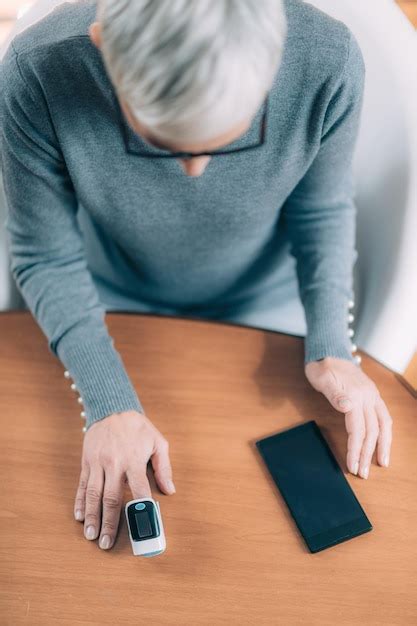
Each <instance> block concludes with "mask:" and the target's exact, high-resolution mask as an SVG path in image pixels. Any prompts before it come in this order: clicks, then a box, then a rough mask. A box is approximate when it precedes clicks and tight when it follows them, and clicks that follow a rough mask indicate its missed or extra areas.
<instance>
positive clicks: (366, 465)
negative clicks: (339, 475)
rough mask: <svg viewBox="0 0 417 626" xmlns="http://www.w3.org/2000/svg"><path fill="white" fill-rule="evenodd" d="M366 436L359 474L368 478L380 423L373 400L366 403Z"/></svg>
mask: <svg viewBox="0 0 417 626" xmlns="http://www.w3.org/2000/svg"><path fill="white" fill-rule="evenodd" d="M363 410H364V415H365V428H366V436H365V441H364V442H363V444H362V450H361V458H360V461H359V474H360V476H361V477H362V478H368V476H369V470H370V468H371V462H372V455H373V453H374V450H375V446H376V442H377V441H378V435H379V424H378V418H377V415H376V411H375V408H374V404H373V402H371V401H368V402H367V403H364V409H363Z"/></svg>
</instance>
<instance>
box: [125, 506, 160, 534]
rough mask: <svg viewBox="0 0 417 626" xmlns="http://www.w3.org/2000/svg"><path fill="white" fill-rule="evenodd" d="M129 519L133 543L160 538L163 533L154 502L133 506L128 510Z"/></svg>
mask: <svg viewBox="0 0 417 626" xmlns="http://www.w3.org/2000/svg"><path fill="white" fill-rule="evenodd" d="M127 517H128V521H129V527H130V532H131V534H132V539H133V541H144V540H146V539H152V538H154V537H159V535H160V532H161V531H160V528H159V523H158V517H157V513H156V508H155V505H154V504H153V502H151V501H149V500H148V501H147V500H145V501H142V502H138V503H136V504H131V505H130V506H129V507H128V509H127Z"/></svg>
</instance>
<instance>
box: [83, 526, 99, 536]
mask: <svg viewBox="0 0 417 626" xmlns="http://www.w3.org/2000/svg"><path fill="white" fill-rule="evenodd" d="M95 534H96V529H95V528H94V526H87V530H86V532H85V536H86V537H87V539H94V537H95Z"/></svg>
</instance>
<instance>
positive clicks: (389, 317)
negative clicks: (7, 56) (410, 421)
mask: <svg viewBox="0 0 417 626" xmlns="http://www.w3.org/2000/svg"><path fill="white" fill-rule="evenodd" d="M61 2H62V0H40V1H39V2H38V3H36V5H35V6H34V7H32V9H31V10H30V11H29V12H28V13H27V14H25V15H24V16H23V17H22V18H21V19H20V20H19V21H18V22H17V24H16V26H15V29H14V31H13V33H12V34H11V37H10V38H9V41H10V39H11V38H12V37H13V36H14V35H15V34H16V33H17V32H20V31H21V30H23V29H24V28H26V27H27V26H28V25H29V24H31V23H33V22H34V21H36V20H38V19H40V18H41V17H43V16H44V15H46V14H47V13H48V12H49V11H50V10H51V9H52V8H54V7H55V6H56V5H57V4H60V3H61ZM311 4H313V5H315V6H316V7H317V8H319V9H321V10H323V11H324V12H326V13H328V14H330V15H332V16H333V17H335V18H336V19H340V20H342V21H343V22H345V23H346V24H347V25H348V26H349V28H350V29H351V30H352V32H353V33H354V34H355V36H356V38H357V39H358V41H359V44H360V46H361V49H362V51H363V54H364V58H365V65H366V71H367V76H366V84H365V96H364V108H363V115H362V120H361V127H360V131H359V139H358V143H357V148H356V152H355V161H354V170H355V179H356V203H357V207H358V222H357V246H356V247H357V249H358V259H357V262H356V264H355V268H354V287H355V308H354V309H353V313H354V315H355V322H354V324H353V327H354V329H355V338H354V342H355V343H356V345H357V346H358V348H359V349H361V350H364V351H365V352H366V353H368V354H369V355H370V356H372V357H373V358H375V359H376V360H377V361H379V362H381V363H382V364H383V365H386V366H387V367H389V368H390V369H392V370H393V371H395V372H398V373H402V372H404V370H405V369H406V367H407V364H408V363H409V361H410V360H411V358H412V356H413V354H414V351H415V349H416V345H417V242H416V234H417V114H416V111H417V74H416V69H415V67H416V66H415V60H416V58H417V35H416V31H415V30H414V28H413V27H412V25H411V24H410V23H409V22H408V20H407V19H406V17H405V16H404V15H403V13H402V11H401V10H400V9H399V8H398V6H397V5H396V4H395V2H394V0H367V1H366V2H358V1H357V0H311ZM7 43H8V42H7ZM7 43H6V46H3V50H2V51H0V57H1V52H2V53H3V54H4V52H5V49H6V47H7ZM0 205H1V198H0ZM3 212H4V209H3ZM0 218H1V227H2V228H0V253H1V258H0V289H2V291H1V292H0V309H3V310H4V309H8V308H14V306H15V303H16V301H17V298H18V295H17V293H16V288H15V286H14V283H13V279H12V278H11V277H10V273H9V270H8V262H7V258H6V257H7V254H5V244H4V233H3V232H2V230H4V218H3V215H2V212H1V206H0ZM1 286H2V287H1ZM21 307H23V308H24V307H25V305H24V304H22V305H21ZM16 308H17V307H16ZM300 324H302V321H300ZM280 330H282V332H286V331H287V332H292V333H295V334H297V329H295V330H294V327H293V326H292V327H291V330H289V328H286V327H285V322H284V323H283V326H282V328H280ZM299 334H300V335H303V334H304V330H303V328H302V327H301V325H300V332H299Z"/></svg>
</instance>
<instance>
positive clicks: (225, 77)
mask: <svg viewBox="0 0 417 626" xmlns="http://www.w3.org/2000/svg"><path fill="white" fill-rule="evenodd" d="M96 11H97V12H96ZM363 85H364V63H363V58H362V55H361V52H360V49H359V47H358V43H357V41H356V40H355V38H354V37H353V35H352V33H351V32H350V30H349V29H348V28H347V27H346V26H345V25H344V24H342V23H341V22H339V21H337V20H335V19H332V18H330V17H329V16H328V15H326V14H324V13H322V12H321V11H319V10H317V9H316V8H314V7H313V6H311V5H309V4H308V3H305V2H302V1H301V0H284V1H282V2H281V0H149V1H148V0H98V2H97V4H96V3H95V2H79V3H73V4H69V3H66V4H65V5H63V6H61V7H59V8H58V9H56V10H55V11H53V12H52V13H51V14H49V15H48V16H47V17H46V18H44V19H43V20H41V21H39V22H38V23H36V24H34V25H32V26H31V27H30V28H28V29H27V30H25V31H24V32H23V33H21V34H20V35H18V36H17V37H15V38H14V40H13V42H12V44H11V45H10V46H9V48H8V50H7V54H6V56H5V58H4V62H3V64H2V70H1V93H2V98H1V108H0V111H1V124H2V133H1V138H2V143H1V158H2V167H3V172H4V182H5V191H6V198H7V203H8V210H9V213H8V218H7V222H6V226H7V231H8V234H9V237H10V253H11V259H12V264H11V267H12V271H13V275H14V278H15V280H16V283H17V285H18V287H19V289H20V291H21V292H22V294H23V296H24V298H25V300H26V302H27V303H28V306H29V307H30V309H31V311H32V312H33V314H34V316H35V318H36V319H37V321H38V323H39V325H40V327H41V328H42V330H43V331H44V333H45V335H46V336H47V338H48V345H49V348H50V350H51V351H52V353H53V354H54V355H55V356H57V357H58V358H59V359H60V361H61V362H62V363H63V365H64V367H65V368H66V371H65V375H66V377H67V378H69V377H71V378H72V379H73V381H74V383H73V385H72V386H73V388H74V389H77V390H78V392H79V393H80V401H81V402H82V403H83V404H84V407H83V411H82V413H81V415H82V416H83V417H85V419H86V426H85V428H84V430H85V432H86V435H85V438H84V445H83V452H82V463H81V475H80V481H79V485H78V489H77V493H76V499H75V509H74V514H75V517H76V519H78V520H80V521H83V522H84V529H85V536H86V537H87V538H88V539H95V538H97V537H98V536H100V541H99V545H100V547H102V548H105V549H106V548H109V547H111V546H112V545H114V541H115V536H116V531H117V526H118V520H119V516H120V510H121V506H122V494H123V484H124V481H128V482H129V486H130V488H131V490H132V494H133V497H134V498H140V497H146V496H150V495H151V491H150V487H149V482H148V480H147V475H146V467H147V462H148V460H149V459H151V463H152V467H153V470H154V473H155V478H156V481H157V484H158V486H159V488H160V489H161V490H162V491H163V492H164V493H166V494H171V493H174V491H175V487H174V485H173V482H172V468H171V464H170V459H169V449H168V441H167V440H166V439H165V438H164V436H163V435H162V434H161V433H160V432H159V431H158V429H157V428H156V427H155V426H154V424H153V423H152V422H151V420H150V418H149V416H147V415H146V414H145V411H144V409H143V407H142V405H141V403H140V401H139V398H138V396H137V394H136V391H135V389H134V387H133V385H132V383H131V381H130V380H129V377H128V375H127V372H126V370H125V368H124V365H123V362H122V359H121V357H120V354H119V353H118V352H117V350H116V348H115V346H114V342H113V339H112V338H111V337H110V336H109V333H108V329H107V326H106V324H105V319H104V315H105V311H106V310H110V309H119V310H120V309H125V310H126V309H129V310H136V311H152V312H158V313H162V314H164V313H165V314H179V315H182V316H186V315H191V316H197V317H198V316H200V317H210V318H212V319H219V320H221V319H223V320H224V319H227V320H235V321H238V322H245V321H247V320H254V319H255V320H256V312H257V311H261V310H266V309H268V307H269V309H270V310H272V311H273V308H274V305H275V306H278V304H279V303H281V304H282V302H283V301H285V299H286V298H289V294H292V297H294V294H296V295H298V294H299V297H300V300H301V302H302V307H303V310H304V312H305V321H306V327H307V331H306V334H305V342H304V346H305V375H306V377H307V379H308V380H309V382H310V383H311V385H312V386H313V387H314V388H315V389H316V390H318V391H320V392H321V393H323V394H324V395H325V397H326V398H327V399H328V400H329V402H330V404H331V405H332V406H333V407H334V408H335V409H336V410H338V411H340V412H341V413H342V414H344V417H345V424H346V430H347V433H348V445H347V466H348V469H349V471H351V472H353V473H355V474H358V473H359V475H360V476H362V477H363V478H367V476H368V471H369V467H370V463H371V458H372V455H373V451H374V450H375V448H376V447H377V452H378V462H379V464H380V465H388V457H389V452H390V446H391V439H392V418H391V416H390V415H389V412H388V409H387V407H386V405H385V403H384V401H383V400H382V398H381V396H380V394H379V392H378V389H377V388H376V385H375V384H374V382H373V381H372V380H370V378H368V376H367V375H366V374H365V373H364V372H363V371H362V369H361V368H360V360H359V359H358V358H357V357H353V356H352V344H351V340H350V335H349V329H348V319H349V317H348V315H349V311H348V309H349V307H351V306H352V296H353V291H352V267H353V264H354V262H355V259H356V254H357V253H356V250H355V205H354V202H353V184H352V168H351V161H352V154H353V150H354V146H355V140H356V136H357V130H358V124H359V119H360V112H361V105H362V95H363ZM87 244H88V245H87ZM293 261H294V264H293ZM289 315H290V314H289ZM139 360H140V355H139Z"/></svg>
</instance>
